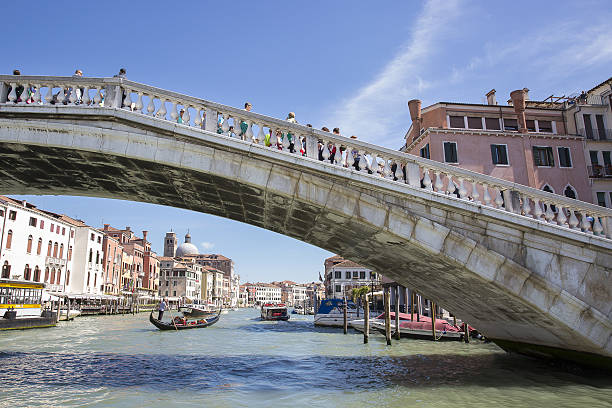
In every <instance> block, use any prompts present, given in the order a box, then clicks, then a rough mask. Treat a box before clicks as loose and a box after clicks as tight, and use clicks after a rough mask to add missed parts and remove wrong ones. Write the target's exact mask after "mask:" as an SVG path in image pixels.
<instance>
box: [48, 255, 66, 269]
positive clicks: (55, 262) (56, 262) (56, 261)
mask: <svg viewBox="0 0 612 408" xmlns="http://www.w3.org/2000/svg"><path fill="white" fill-rule="evenodd" d="M45 265H46V266H51V267H53V266H54V267H58V266H66V260H65V259H61V258H55V257H53V256H48V257H46V259H45Z"/></svg>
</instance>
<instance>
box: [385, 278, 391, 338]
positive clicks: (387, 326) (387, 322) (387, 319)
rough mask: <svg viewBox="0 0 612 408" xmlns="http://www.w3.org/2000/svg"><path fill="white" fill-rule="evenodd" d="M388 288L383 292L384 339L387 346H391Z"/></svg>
mask: <svg viewBox="0 0 612 408" xmlns="http://www.w3.org/2000/svg"><path fill="white" fill-rule="evenodd" d="M390 297H391V296H390V294H389V287H388V286H387V287H386V288H385V290H384V292H383V304H384V307H385V338H386V339H387V346H390V345H391V299H390Z"/></svg>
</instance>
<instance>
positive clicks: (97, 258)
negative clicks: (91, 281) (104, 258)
mask: <svg viewBox="0 0 612 408" xmlns="http://www.w3.org/2000/svg"><path fill="white" fill-rule="evenodd" d="M96 263H97V264H99V263H100V251H96ZM94 286H95V285H94Z"/></svg>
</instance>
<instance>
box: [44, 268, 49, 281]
mask: <svg viewBox="0 0 612 408" xmlns="http://www.w3.org/2000/svg"><path fill="white" fill-rule="evenodd" d="M47 282H49V267H48V266H47V267H46V268H45V283H47Z"/></svg>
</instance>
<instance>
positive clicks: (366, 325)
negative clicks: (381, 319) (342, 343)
mask: <svg viewBox="0 0 612 408" xmlns="http://www.w3.org/2000/svg"><path fill="white" fill-rule="evenodd" d="M368 295H369V293H366V295H365V304H364V305H363V343H364V344H366V343H367V342H368V341H369V339H370V302H369V300H368Z"/></svg>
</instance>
